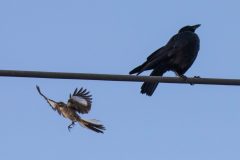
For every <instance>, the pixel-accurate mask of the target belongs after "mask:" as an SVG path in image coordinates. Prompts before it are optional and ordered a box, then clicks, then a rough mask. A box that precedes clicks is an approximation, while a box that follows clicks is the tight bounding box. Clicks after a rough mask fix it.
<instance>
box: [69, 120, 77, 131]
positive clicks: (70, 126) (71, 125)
mask: <svg viewBox="0 0 240 160" xmlns="http://www.w3.org/2000/svg"><path fill="white" fill-rule="evenodd" d="M74 125H75V123H74V122H73V121H72V123H71V124H70V125H69V126H68V131H69V132H70V129H71V128H72V127H73V126H74Z"/></svg>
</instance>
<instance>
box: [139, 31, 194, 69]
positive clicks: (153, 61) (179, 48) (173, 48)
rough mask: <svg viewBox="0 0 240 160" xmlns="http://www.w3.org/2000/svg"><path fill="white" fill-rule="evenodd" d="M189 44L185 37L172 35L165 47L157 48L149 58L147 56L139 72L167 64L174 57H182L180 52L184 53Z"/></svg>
mask: <svg viewBox="0 0 240 160" xmlns="http://www.w3.org/2000/svg"><path fill="white" fill-rule="evenodd" d="M189 43H190V40H189V39H188V38H186V35H184V34H176V35H174V36H173V37H172V38H171V39H170V40H169V41H168V43H167V44H166V45H165V46H163V47H161V48H159V49H158V50H156V51H155V52H153V53H152V54H151V55H150V56H148V58H147V61H146V62H145V65H144V67H143V68H142V70H141V71H144V70H147V69H149V68H150V69H152V68H155V67H157V66H161V65H164V63H169V62H170V61H169V60H171V58H173V57H175V56H176V55H182V52H184V50H185V48H186V47H187V46H188V45H189Z"/></svg>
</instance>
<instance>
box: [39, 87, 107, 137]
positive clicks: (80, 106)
mask: <svg viewBox="0 0 240 160" xmlns="http://www.w3.org/2000/svg"><path fill="white" fill-rule="evenodd" d="M36 87H37V90H38V93H39V94H40V95H41V96H43V98H44V99H45V100H46V101H47V102H48V104H49V105H50V106H51V107H52V109H53V110H55V111H57V112H58V113H59V115H62V116H63V117H65V118H68V119H70V120H71V121H72V123H71V124H70V125H69V126H68V130H69V131H70V129H71V128H72V127H73V126H74V124H75V122H78V123H79V124H80V125H81V126H83V127H85V128H88V129H91V130H93V131H95V132H97V133H103V130H105V127H104V126H103V125H101V124H99V123H98V121H97V120H95V119H90V120H84V119H82V118H81V117H80V116H79V115H78V113H82V114H84V113H88V112H89V111H90V109H91V104H92V95H90V94H89V92H87V90H86V89H83V88H81V89H80V90H78V89H77V88H76V89H75V91H74V93H73V95H71V94H70V96H69V99H68V103H67V104H65V103H64V102H55V101H54V100H51V99H49V98H47V97H46V96H45V95H43V94H42V92H41V91H40V88H39V87H38V86H36Z"/></svg>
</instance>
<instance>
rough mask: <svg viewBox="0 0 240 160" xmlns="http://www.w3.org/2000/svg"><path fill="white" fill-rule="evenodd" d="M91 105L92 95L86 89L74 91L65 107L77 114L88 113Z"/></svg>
mask: <svg viewBox="0 0 240 160" xmlns="http://www.w3.org/2000/svg"><path fill="white" fill-rule="evenodd" d="M91 105H92V95H90V94H89V92H88V91H87V90H86V89H83V88H81V89H79V90H78V89H77V88H76V89H75V91H74V92H73V95H71V94H70V96H69V100H68V103H67V107H69V108H71V109H73V110H75V111H76V112H78V113H82V114H84V113H88V112H89V111H90V109H91Z"/></svg>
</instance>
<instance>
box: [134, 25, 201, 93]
mask: <svg viewBox="0 0 240 160" xmlns="http://www.w3.org/2000/svg"><path fill="white" fill-rule="evenodd" d="M198 27H200V24H197V25H193V26H185V27H183V28H181V29H180V30H179V31H178V33H177V34H176V35H174V36H173V37H172V38H171V39H170V40H169V41H168V42H167V44H166V45H165V46H163V47H161V48H160V49H158V50H156V51H155V52H153V53H152V54H151V55H150V56H148V57H147V60H146V61H145V62H144V63H143V64H141V65H140V66H138V67H136V68H134V69H133V70H132V71H130V72H129V74H137V75H139V74H141V73H142V72H143V71H146V70H153V71H152V72H151V74H150V76H162V75H163V74H164V73H165V72H166V71H173V72H175V73H176V75H177V76H179V77H181V78H183V79H184V80H185V81H187V77H186V76H185V75H184V73H185V72H186V71H187V70H188V69H189V68H190V67H191V65H192V64H193V62H194V61H195V59H196V57H197V54H198V51H199V48H200V40H199V37H198V35H197V34H196V33H195V30H196V29H197V28H198ZM196 78H197V76H196ZM190 84H191V83H190ZM157 85H158V82H144V83H143V85H142V87H141V93H142V94H146V95H148V96H152V94H153V92H154V91H155V89H156V88H157Z"/></svg>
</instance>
